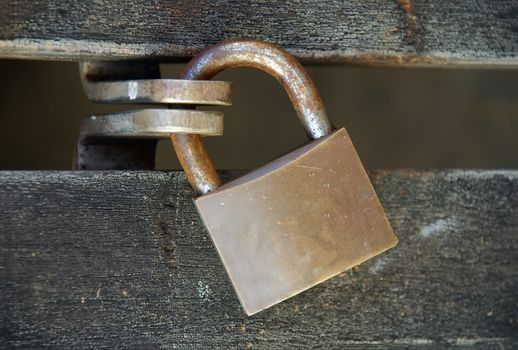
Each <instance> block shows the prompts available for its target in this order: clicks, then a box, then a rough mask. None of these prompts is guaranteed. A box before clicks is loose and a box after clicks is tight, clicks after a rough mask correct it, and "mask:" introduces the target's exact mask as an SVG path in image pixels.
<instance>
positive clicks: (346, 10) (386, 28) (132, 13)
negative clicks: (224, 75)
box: [0, 0, 518, 66]
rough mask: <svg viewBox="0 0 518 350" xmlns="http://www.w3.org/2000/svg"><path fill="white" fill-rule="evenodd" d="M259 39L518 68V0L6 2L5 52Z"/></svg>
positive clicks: (337, 55)
mask: <svg viewBox="0 0 518 350" xmlns="http://www.w3.org/2000/svg"><path fill="white" fill-rule="evenodd" d="M238 37H242V38H257V39H263V40H267V41H271V42H274V43H276V44H279V45H281V46H282V47H285V48H287V49H288V51H290V52H291V53H292V54H294V55H296V56H297V57H298V58H300V59H303V60H305V61H311V62H315V61H328V62H347V63H361V64H394V65H400V64H403V65H433V66H436V65H439V66H440V65H444V64H448V65H470V66H473V65H476V66H508V65H517V64H518V4H517V3H516V1H515V0H478V1H471V0H462V1H461V0H459V1H451V0H390V1H387V0H372V1H362V0H353V1H331V0H326V1H312V0H293V1H273V0H267V1H254V2H248V1H230V2H229V1H224V0H216V1H195V2H193V1H188V0H180V1H169V0H135V1H124V0H113V1H84V0H68V1H63V0H32V1H28V0H26V1H19V0H3V1H1V2H0V57H14V58H40V59H67V60H86V59H115V58H117V59H121V58H153V59H161V60H166V59H171V58H172V57H175V58H185V57H190V56H192V55H193V54H194V53H196V52H198V51H199V50H200V49H202V48H204V47H207V46H209V45H211V44H214V43H216V42H218V41H220V40H223V39H229V38H238Z"/></svg>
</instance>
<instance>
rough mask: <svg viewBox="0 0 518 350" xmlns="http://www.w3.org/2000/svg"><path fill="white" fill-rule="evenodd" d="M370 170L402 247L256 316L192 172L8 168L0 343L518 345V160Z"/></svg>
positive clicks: (0, 240)
mask: <svg viewBox="0 0 518 350" xmlns="http://www.w3.org/2000/svg"><path fill="white" fill-rule="evenodd" d="M234 175H236V173H234V174H227V175H226V176H224V177H225V178H228V177H229V176H234ZM370 177H371V179H372V181H373V183H374V187H375V189H376V191H377V193H378V196H379V198H380V201H381V202H382V204H383V206H384V208H385V210H386V212H387V214H388V217H389V219H390V221H391V224H392V226H393V228H394V231H395V232H396V234H397V236H398V238H399V244H398V245H397V247H395V248H394V249H392V250H390V251H388V252H386V253H385V254H382V255H380V256H379V257H377V258H375V259H372V260H370V261H368V262H366V263H364V264H362V265H360V266H359V267H357V268H354V269H353V270H352V271H349V272H347V273H344V274H342V275H340V276H338V277H336V278H333V279H331V280H329V281H328V282H326V283H323V284H321V285H319V286H317V287H315V288H312V289H310V290H308V291H306V292H304V293H302V294H300V295H298V296H296V297H294V298H292V299H290V300H287V301H285V302H283V303H281V304H279V305H277V306H275V307H273V308H270V309H268V310H266V311H264V312H261V313H259V314H257V315H255V316H253V317H246V316H245V315H244V313H243V312H242V310H241V307H240V305H239V302H238V300H237V297H236V295H235V293H234V292H233V290H232V287H231V285H230V282H229V280H228V278H227V275H226V273H225V271H224V269H223V266H222V264H221V263H220V261H219V259H218V257H217V254H216V251H215V249H214V247H213V245H212V243H211V241H210V239H209V237H208V235H207V233H206V231H205V229H204V228H203V224H202V222H201V220H200V219H199V216H198V213H197V212H196V209H195V207H194V204H193V202H192V200H191V194H192V192H191V190H190V186H189V184H188V182H187V180H186V178H185V177H184V175H183V173H181V172H75V173H74V172H0V201H1V202H2V203H3V212H2V216H1V218H0V227H1V229H0V267H1V268H0V281H2V283H1V284H0V305H1V307H2V313H1V316H2V317H1V318H0V346H1V347H2V348H8V347H18V348H28V347H43V346H46V347H55V348H59V347H66V348H70V347H78V348H79V347H82V348H92V347H108V348H112V347H126V348H127V347H133V348H134V347H139V348H143V347H149V348H157V347H161V348H245V347H251V348H316V347H321V348H345V347H352V348H361V349H386V348H389V347H390V348H405V349H406V348H429V349H436V348H444V347H453V348H477V349H493V348H498V349H501V348H505V349H513V348H516V347H518V332H517V329H518V328H517V327H518V319H517V315H518V306H517V305H518V304H517V303H518V294H517V292H516V291H517V290H518V270H517V269H516V266H517V264H518V172H516V171H461V170H458V171H457V170H452V171H426V172H424V171H423V172H417V171H375V172H371V173H370Z"/></svg>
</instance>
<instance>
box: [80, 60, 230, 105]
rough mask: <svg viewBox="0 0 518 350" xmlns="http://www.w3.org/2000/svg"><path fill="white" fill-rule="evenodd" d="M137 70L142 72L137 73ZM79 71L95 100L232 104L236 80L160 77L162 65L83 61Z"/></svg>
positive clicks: (87, 90)
mask: <svg viewBox="0 0 518 350" xmlns="http://www.w3.org/2000/svg"><path fill="white" fill-rule="evenodd" d="M149 70H152V71H151V72H149ZM136 72H137V73H138V72H140V73H141V74H142V76H138V75H136V74H135V73H136ZM79 75H80V77H81V84H82V85H83V90H84V92H85V94H86V96H87V97H88V99H89V100H90V101H93V102H102V103H158V104H168V103H178V104H196V105H214V106H229V105H231V100H230V98H231V89H232V83H230V82H226V81H192V80H179V79H160V71H159V66H158V65H150V64H145V63H139V62H81V63H80V64H79ZM131 75H133V76H132V77H131V78H130V79H128V76H131ZM150 76H156V79H149V77H150Z"/></svg>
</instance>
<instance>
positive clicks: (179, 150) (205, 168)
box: [171, 40, 334, 194]
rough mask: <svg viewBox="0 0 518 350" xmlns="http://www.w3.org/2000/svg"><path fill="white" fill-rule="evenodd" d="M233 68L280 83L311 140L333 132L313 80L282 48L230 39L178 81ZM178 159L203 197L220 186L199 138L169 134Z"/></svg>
mask: <svg viewBox="0 0 518 350" xmlns="http://www.w3.org/2000/svg"><path fill="white" fill-rule="evenodd" d="M233 67H249V68H257V69H259V70H261V71H264V72H266V73H268V74H270V75H272V76H273V77H274V78H275V79H277V81H279V82H280V83H281V84H282V86H283V87H284V89H285V90H286V91H287V93H288V96H289V98H290V100H291V102H292V103H293V106H294V108H295V111H296V112H297V116H298V117H299V119H300V120H301V122H302V124H303V126H304V128H305V130H306V133H307V134H308V136H309V137H310V138H311V139H318V138H320V137H322V136H325V135H328V134H329V133H331V132H332V131H333V130H334V127H333V124H332V123H331V120H330V119H329V117H328V116H327V113H326V111H325V108H324V104H323V103H322V100H321V98H320V96H319V94H318V91H317V89H316V87H315V85H314V84H313V81H312V80H311V78H310V77H309V75H308V74H307V72H306V71H305V70H304V68H303V67H302V65H301V64H300V63H299V62H298V61H297V60H296V59H295V58H294V57H293V56H291V55H290V54H288V53H287V52H286V51H284V50H283V49H281V48H279V47H277V46H275V45H273V44H270V43H267V42H264V41H259V40H230V41H224V42H221V43H219V44H216V45H214V46H212V47H209V48H208V49H206V50H204V51H202V52H201V53H199V54H198V55H197V56H195V57H194V58H193V59H192V60H191V61H190V62H189V63H188V64H187V66H186V67H185V68H184V70H183V71H182V73H181V74H180V77H179V79H192V80H208V79H211V78H212V77H214V76H215V75H216V74H218V73H219V72H221V71H223V70H225V69H227V68H233ZM171 141H172V143H173V146H174V149H175V151H176V154H177V155H178V159H179V160H180V163H181V164H182V167H183V169H184V171H185V173H186V175H187V178H188V179H189V182H190V183H191V186H192V187H193V189H194V191H195V192H197V193H200V194H205V193H208V192H211V191H214V190H215V189H216V188H218V187H219V186H220V185H221V180H220V179H219V177H218V175H217V173H216V170H215V169H214V166H213V165H212V162H211V160H210V158H209V156H208V154H207V151H206V150H205V147H204V146H203V144H202V142H201V138H200V136H199V135H193V134H171Z"/></svg>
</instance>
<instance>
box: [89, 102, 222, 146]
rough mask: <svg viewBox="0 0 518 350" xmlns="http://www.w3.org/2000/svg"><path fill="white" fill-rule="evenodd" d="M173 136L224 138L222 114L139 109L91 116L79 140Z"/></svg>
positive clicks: (184, 110) (181, 110)
mask: <svg viewBox="0 0 518 350" xmlns="http://www.w3.org/2000/svg"><path fill="white" fill-rule="evenodd" d="M171 133H188V134H198V135H204V136H221V135H223V112H216V111H196V110H192V109H139V110H132V111H125V112H119V113H112V114H107V115H92V116H90V117H88V118H86V119H84V120H83V122H82V123H81V127H80V131H79V135H80V136H79V137H80V139H82V140H87V139H90V138H105V137H123V138H155V139H160V138H169V135H170V134H171Z"/></svg>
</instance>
